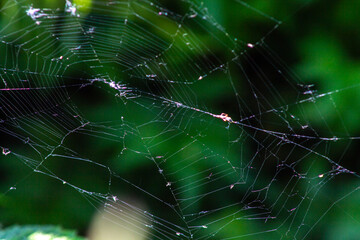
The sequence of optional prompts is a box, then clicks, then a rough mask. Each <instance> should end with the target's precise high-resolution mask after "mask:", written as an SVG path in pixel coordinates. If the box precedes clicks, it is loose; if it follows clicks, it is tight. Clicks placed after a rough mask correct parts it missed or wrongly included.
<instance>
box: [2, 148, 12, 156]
mask: <svg viewBox="0 0 360 240" xmlns="http://www.w3.org/2000/svg"><path fill="white" fill-rule="evenodd" d="M10 153H11V151H10V150H9V149H8V148H3V149H2V154H4V155H5V156H6V155H8V154H10Z"/></svg>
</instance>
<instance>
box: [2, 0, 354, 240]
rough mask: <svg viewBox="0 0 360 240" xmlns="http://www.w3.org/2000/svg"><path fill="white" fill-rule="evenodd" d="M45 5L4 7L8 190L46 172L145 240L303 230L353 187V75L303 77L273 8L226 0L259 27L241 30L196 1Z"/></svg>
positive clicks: (11, 2)
mask: <svg viewBox="0 0 360 240" xmlns="http://www.w3.org/2000/svg"><path fill="white" fill-rule="evenodd" d="M56 4H57V3H56ZM56 4H52V5H51V4H50V3H48V6H47V4H45V3H43V4H40V3H37V2H35V1H28V0H8V1H5V2H4V3H2V6H1V10H0V14H1V23H2V26H1V30H0V41H1V42H0V52H1V58H0V77H1V81H0V82H1V83H0V84H1V85H0V90H1V92H0V107H1V108H0V109H1V111H0V114H1V115H0V119H1V120H0V121H1V122H0V131H1V135H2V136H1V144H0V147H1V150H2V157H1V162H6V163H7V164H9V162H10V161H11V164H14V165H15V164H16V166H17V169H18V171H19V173H17V175H16V176H15V177H14V181H15V183H14V182H13V185H11V187H10V189H9V190H8V191H6V193H7V194H10V193H11V192H16V191H19V190H20V188H30V189H36V181H35V180H34V176H39V175H40V176H45V177H46V178H44V179H43V178H41V179H42V180H43V181H49V179H52V180H57V183H56V186H58V187H59V189H62V187H64V188H67V189H69V188H70V189H72V190H75V191H76V192H78V193H79V194H80V195H81V196H83V197H84V198H86V199H87V201H88V202H89V203H90V205H92V206H94V207H95V208H96V209H101V208H102V207H104V208H105V211H107V212H109V213H111V214H112V215H113V218H112V221H113V222H114V223H116V224H118V225H123V226H125V227H126V228H129V229H130V230H131V231H134V233H136V234H138V235H140V236H142V237H143V238H144V239H240V238H247V237H248V238H249V239H254V238H261V239H263V238H264V237H266V238H267V239H272V238H274V239H280V238H287V239H295V238H296V239H303V238H306V237H308V236H309V234H311V233H312V232H313V231H314V228H316V226H317V224H319V222H321V220H322V219H323V218H324V216H325V215H326V214H327V213H328V212H329V211H330V210H331V209H332V208H333V207H334V206H335V205H336V204H337V203H338V202H340V201H342V200H344V199H345V198H347V197H349V196H350V195H352V194H355V193H356V194H358V192H357V191H358V189H359V184H358V180H359V175H358V170H357V169H354V167H346V166H348V165H349V164H348V162H351V161H353V159H348V157H347V152H349V151H348V150H349V149H350V148H351V147H352V146H353V145H354V143H356V140H358V139H359V137H358V136H357V135H352V132H351V131H349V129H348V128H347V124H346V122H345V121H344V120H343V117H342V112H343V111H344V110H343V109H342V108H340V107H338V103H337V97H338V96H341V95H343V94H349V92H350V93H352V92H356V91H358V90H359V85H351V84H350V85H347V86H345V87H342V88H336V89H332V90H329V91H323V90H321V89H318V88H317V86H316V85H314V84H312V83H307V82H304V81H302V80H301V78H299V77H298V76H296V74H295V73H294V72H292V71H291V70H290V69H289V68H288V67H287V65H286V64H285V63H284V62H283V61H282V60H281V58H280V57H279V56H278V55H277V54H276V51H274V50H273V49H272V48H271V47H270V46H269V44H268V43H267V38H268V37H269V36H271V34H272V33H273V32H274V31H275V30H276V29H277V28H278V27H279V26H280V25H281V21H279V20H277V19H276V18H275V17H272V16H270V15H267V14H266V13H264V12H262V11H261V10H259V9H257V8H255V7H252V6H251V5H250V4H248V3H247V2H245V1H231V2H230V3H229V4H233V5H234V8H238V9H239V12H240V14H251V15H254V16H257V17H259V18H261V19H263V20H264V21H265V22H266V24H267V26H270V27H268V28H267V29H266V30H264V31H261V30H259V32H257V34H259V36H254V37H253V38H252V41H248V40H245V39H243V40H241V39H240V38H241V36H238V35H237V34H236V33H231V32H228V31H227V30H226V29H225V27H223V26H222V25H221V24H220V23H218V22H217V19H216V18H215V17H213V16H212V14H211V12H210V11H209V10H208V8H207V5H206V4H205V3H202V2H197V1H183V2H180V1H179V2H173V3H160V2H156V1H146V0H143V1H111V0H109V1H82V2H81V1H78V2H76V1H74V2H71V1H69V0H66V1H64V2H61V4H60V5H59V6H57V5H56ZM244 38H245V37H244ZM334 119H335V120H334ZM334 122H336V124H334ZM339 149H340V150H339ZM339 151H340V152H341V154H338V152H339ZM10 159H11V160H10ZM15 159H16V160H19V161H15ZM13 160H14V161H13ZM24 165H26V166H27V167H28V168H27V169H30V173H29V172H26V171H25V170H23V169H24ZM19 169H21V170H19ZM83 178H86V179H83ZM345 178H346V179H348V181H349V182H351V183H352V184H351V185H350V184H349V187H348V188H347V189H346V191H345V192H344V191H341V192H339V193H333V195H334V196H326V195H325V194H324V192H326V191H334V190H333V188H332V187H331V186H332V184H333V183H334V182H341V181H342V180H343V179H345ZM349 179H350V180H349ZM354 183H355V184H354ZM31 186H33V187H31ZM324 199H325V200H324ZM23 201H27V200H26V197H25V196H24V199H23ZM136 202H141V204H140V205H138V204H136ZM79 211H80V210H79ZM129 226H131V227H129Z"/></svg>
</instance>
